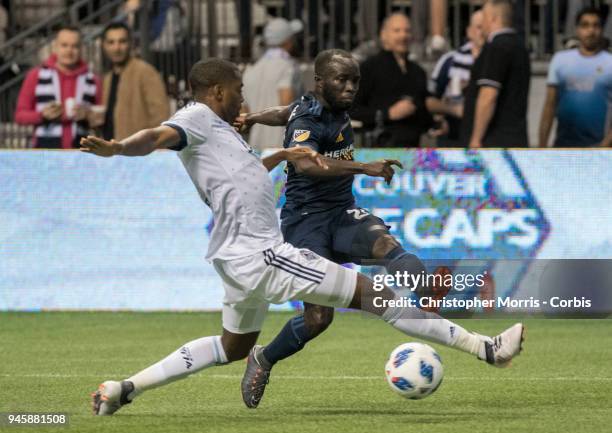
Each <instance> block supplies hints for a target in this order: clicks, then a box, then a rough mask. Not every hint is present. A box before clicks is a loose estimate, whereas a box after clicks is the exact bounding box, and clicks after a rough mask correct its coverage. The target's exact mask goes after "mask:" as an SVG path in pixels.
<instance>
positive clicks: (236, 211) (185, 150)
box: [162, 102, 283, 260]
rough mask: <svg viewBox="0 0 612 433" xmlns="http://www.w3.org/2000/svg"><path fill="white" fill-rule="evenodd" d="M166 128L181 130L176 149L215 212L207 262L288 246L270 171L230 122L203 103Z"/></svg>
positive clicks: (192, 105) (183, 111)
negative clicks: (280, 220) (282, 230)
mask: <svg viewBox="0 0 612 433" xmlns="http://www.w3.org/2000/svg"><path fill="white" fill-rule="evenodd" d="M162 124H163V125H167V126H170V127H172V128H174V129H176V130H177V131H178V132H179V134H180V136H181V142H180V144H179V145H178V146H176V147H175V148H174V149H175V150H180V152H179V157H180V159H181V161H182V162H183V165H184V166H185V169H186V170H187V172H188V173H189V176H190V177H191V180H192V181H193V183H194V185H195V187H196V189H197V190H198V193H199V194H200V197H201V198H202V200H204V202H205V203H206V204H208V205H209V206H210V208H211V209H212V213H213V218H214V227H213V229H212V233H211V236H210V244H209V247H208V253H207V255H206V258H207V259H209V260H212V259H223V260H234V259H238V258H242V257H246V256H250V255H253V254H256V253H258V252H261V251H264V250H266V249H268V248H272V247H274V246H275V245H278V244H280V243H282V242H283V237H282V235H281V233H280V229H279V227H278V220H277V216H276V212H275V202H274V193H273V186H272V181H271V180H270V177H269V175H268V171H267V170H266V168H265V167H264V166H263V164H262V163H261V160H260V159H259V156H257V154H255V153H254V152H253V149H252V148H251V147H250V146H249V145H248V144H247V143H246V142H245V141H244V140H243V139H242V137H241V136H240V135H239V134H238V133H237V132H236V131H235V130H234V128H233V127H232V126H231V125H230V124H228V123H227V122H225V121H224V120H222V119H221V118H220V117H219V116H217V115H216V114H215V113H214V112H213V111H212V110H211V109H210V108H208V106H206V105H205V104H202V103H199V102H192V103H190V104H188V105H187V106H186V107H184V108H183V109H181V110H179V111H178V112H176V114H175V115H174V116H172V117H171V118H170V120H168V121H166V122H163V123H162Z"/></svg>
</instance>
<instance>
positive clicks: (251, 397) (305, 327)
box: [241, 302, 334, 409]
mask: <svg viewBox="0 0 612 433" xmlns="http://www.w3.org/2000/svg"><path fill="white" fill-rule="evenodd" d="M333 317H334V309H333V308H332V307H324V306H321V305H315V304H309V303H307V302H304V314H302V315H299V316H295V317H293V318H291V319H290V320H289V321H288V322H287V323H286V324H285V326H284V327H283V329H281V331H280V332H279V333H278V335H277V336H276V337H275V338H274V340H272V341H271V342H270V344H269V345H267V346H265V347H264V346H255V347H253V349H251V352H250V353H249V357H248V359H247V368H246V370H245V372H244V376H243V378H242V386H241V391H242V400H243V401H244V404H245V405H246V406H247V407H248V408H251V409H254V408H256V407H257V406H258V405H259V402H260V401H261V398H262V397H263V394H264V391H265V389H266V385H267V384H268V382H269V379H270V372H271V370H272V367H273V366H274V364H276V363H277V362H278V361H280V360H282V359H285V358H287V357H289V356H291V355H293V354H294V353H297V352H299V351H300V350H302V348H304V345H305V344H306V343H307V342H308V341H310V340H312V339H313V338H315V337H317V336H318V335H319V334H321V333H322V332H323V331H325V330H326V329H327V327H328V326H329V325H330V324H331V322H332V320H333Z"/></svg>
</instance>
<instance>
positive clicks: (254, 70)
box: [243, 18, 304, 150]
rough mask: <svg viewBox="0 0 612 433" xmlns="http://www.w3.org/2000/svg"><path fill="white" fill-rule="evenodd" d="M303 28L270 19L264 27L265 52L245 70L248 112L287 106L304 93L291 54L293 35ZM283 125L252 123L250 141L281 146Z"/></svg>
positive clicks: (298, 23)
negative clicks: (272, 125) (271, 125)
mask: <svg viewBox="0 0 612 433" xmlns="http://www.w3.org/2000/svg"><path fill="white" fill-rule="evenodd" d="M302 29H303V26H302V23H301V21H299V20H293V21H287V20H286V19H284V18H274V19H272V20H271V21H270V22H269V23H268V24H267V25H266V27H265V28H264V41H265V43H266V47H267V48H266V51H265V53H264V54H263V56H262V57H261V58H260V59H259V60H258V61H257V62H256V63H255V64H254V65H253V66H250V67H248V68H247V69H246V71H245V72H244V80H243V81H244V90H243V94H244V101H245V105H246V107H245V108H246V110H247V111H261V110H263V109H264V108H268V107H271V106H277V105H289V104H291V103H292V102H293V101H294V100H295V99H297V98H298V97H299V96H300V95H301V94H302V93H303V92H304V88H303V84H302V74H301V72H300V68H299V64H298V62H297V61H296V60H295V59H294V57H293V55H294V54H295V53H294V50H295V48H296V47H297V44H296V38H295V35H297V34H298V33H300V32H301V31H302ZM283 131H284V128H282V127H270V126H264V125H255V126H253V128H252V129H251V133H250V136H249V143H250V144H251V145H252V146H253V147H255V148H256V149H259V150H261V149H264V148H266V147H280V146H282V145H283Z"/></svg>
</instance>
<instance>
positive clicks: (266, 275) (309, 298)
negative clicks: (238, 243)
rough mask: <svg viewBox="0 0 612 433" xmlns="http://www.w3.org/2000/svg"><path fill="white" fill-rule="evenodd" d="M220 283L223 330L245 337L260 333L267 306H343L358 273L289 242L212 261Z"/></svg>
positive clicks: (347, 303) (348, 299)
mask: <svg viewBox="0 0 612 433" xmlns="http://www.w3.org/2000/svg"><path fill="white" fill-rule="evenodd" d="M213 266H214V267H215V270H216V271H217V273H218V274H219V275H220V276H221V279H222V280H223V286H224V289H225V297H224V299H223V328H224V329H226V330H228V331H230V332H232V333H235V334H246V333H249V332H256V331H260V330H261V326H262V324H263V321H264V319H265V317H266V313H267V312H268V306H269V304H283V303H285V302H287V301H295V300H299V301H305V302H309V303H311V304H318V305H325V306H329V307H339V308H346V307H348V305H349V304H350V302H351V300H352V299H353V295H354V294H355V287H356V284H357V272H356V271H355V270H353V269H348V268H345V267H342V266H340V265H338V264H336V263H334V262H331V261H329V260H327V259H324V258H323V257H321V256H319V255H317V254H315V253H313V252H312V251H310V250H307V249H300V248H296V247H294V246H292V245H290V244H288V243H284V244H279V245H277V246H275V247H274V248H271V249H268V250H266V251H262V252H259V253H257V254H254V255H252V256H248V257H243V258H240V259H235V260H220V259H215V260H214V261H213Z"/></svg>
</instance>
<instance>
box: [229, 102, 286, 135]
mask: <svg viewBox="0 0 612 433" xmlns="http://www.w3.org/2000/svg"><path fill="white" fill-rule="evenodd" d="M291 107H292V106H291V105H282V106H278V107H270V108H266V109H265V110H261V111H258V112H256V113H242V114H240V115H239V116H238V117H237V118H236V120H234V127H235V128H236V129H237V130H238V131H239V132H242V133H244V132H246V131H248V130H249V128H251V126H253V125H255V124H256V123H260V124H262V125H268V126H285V125H286V124H287V122H288V121H289V116H290V115H291Z"/></svg>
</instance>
